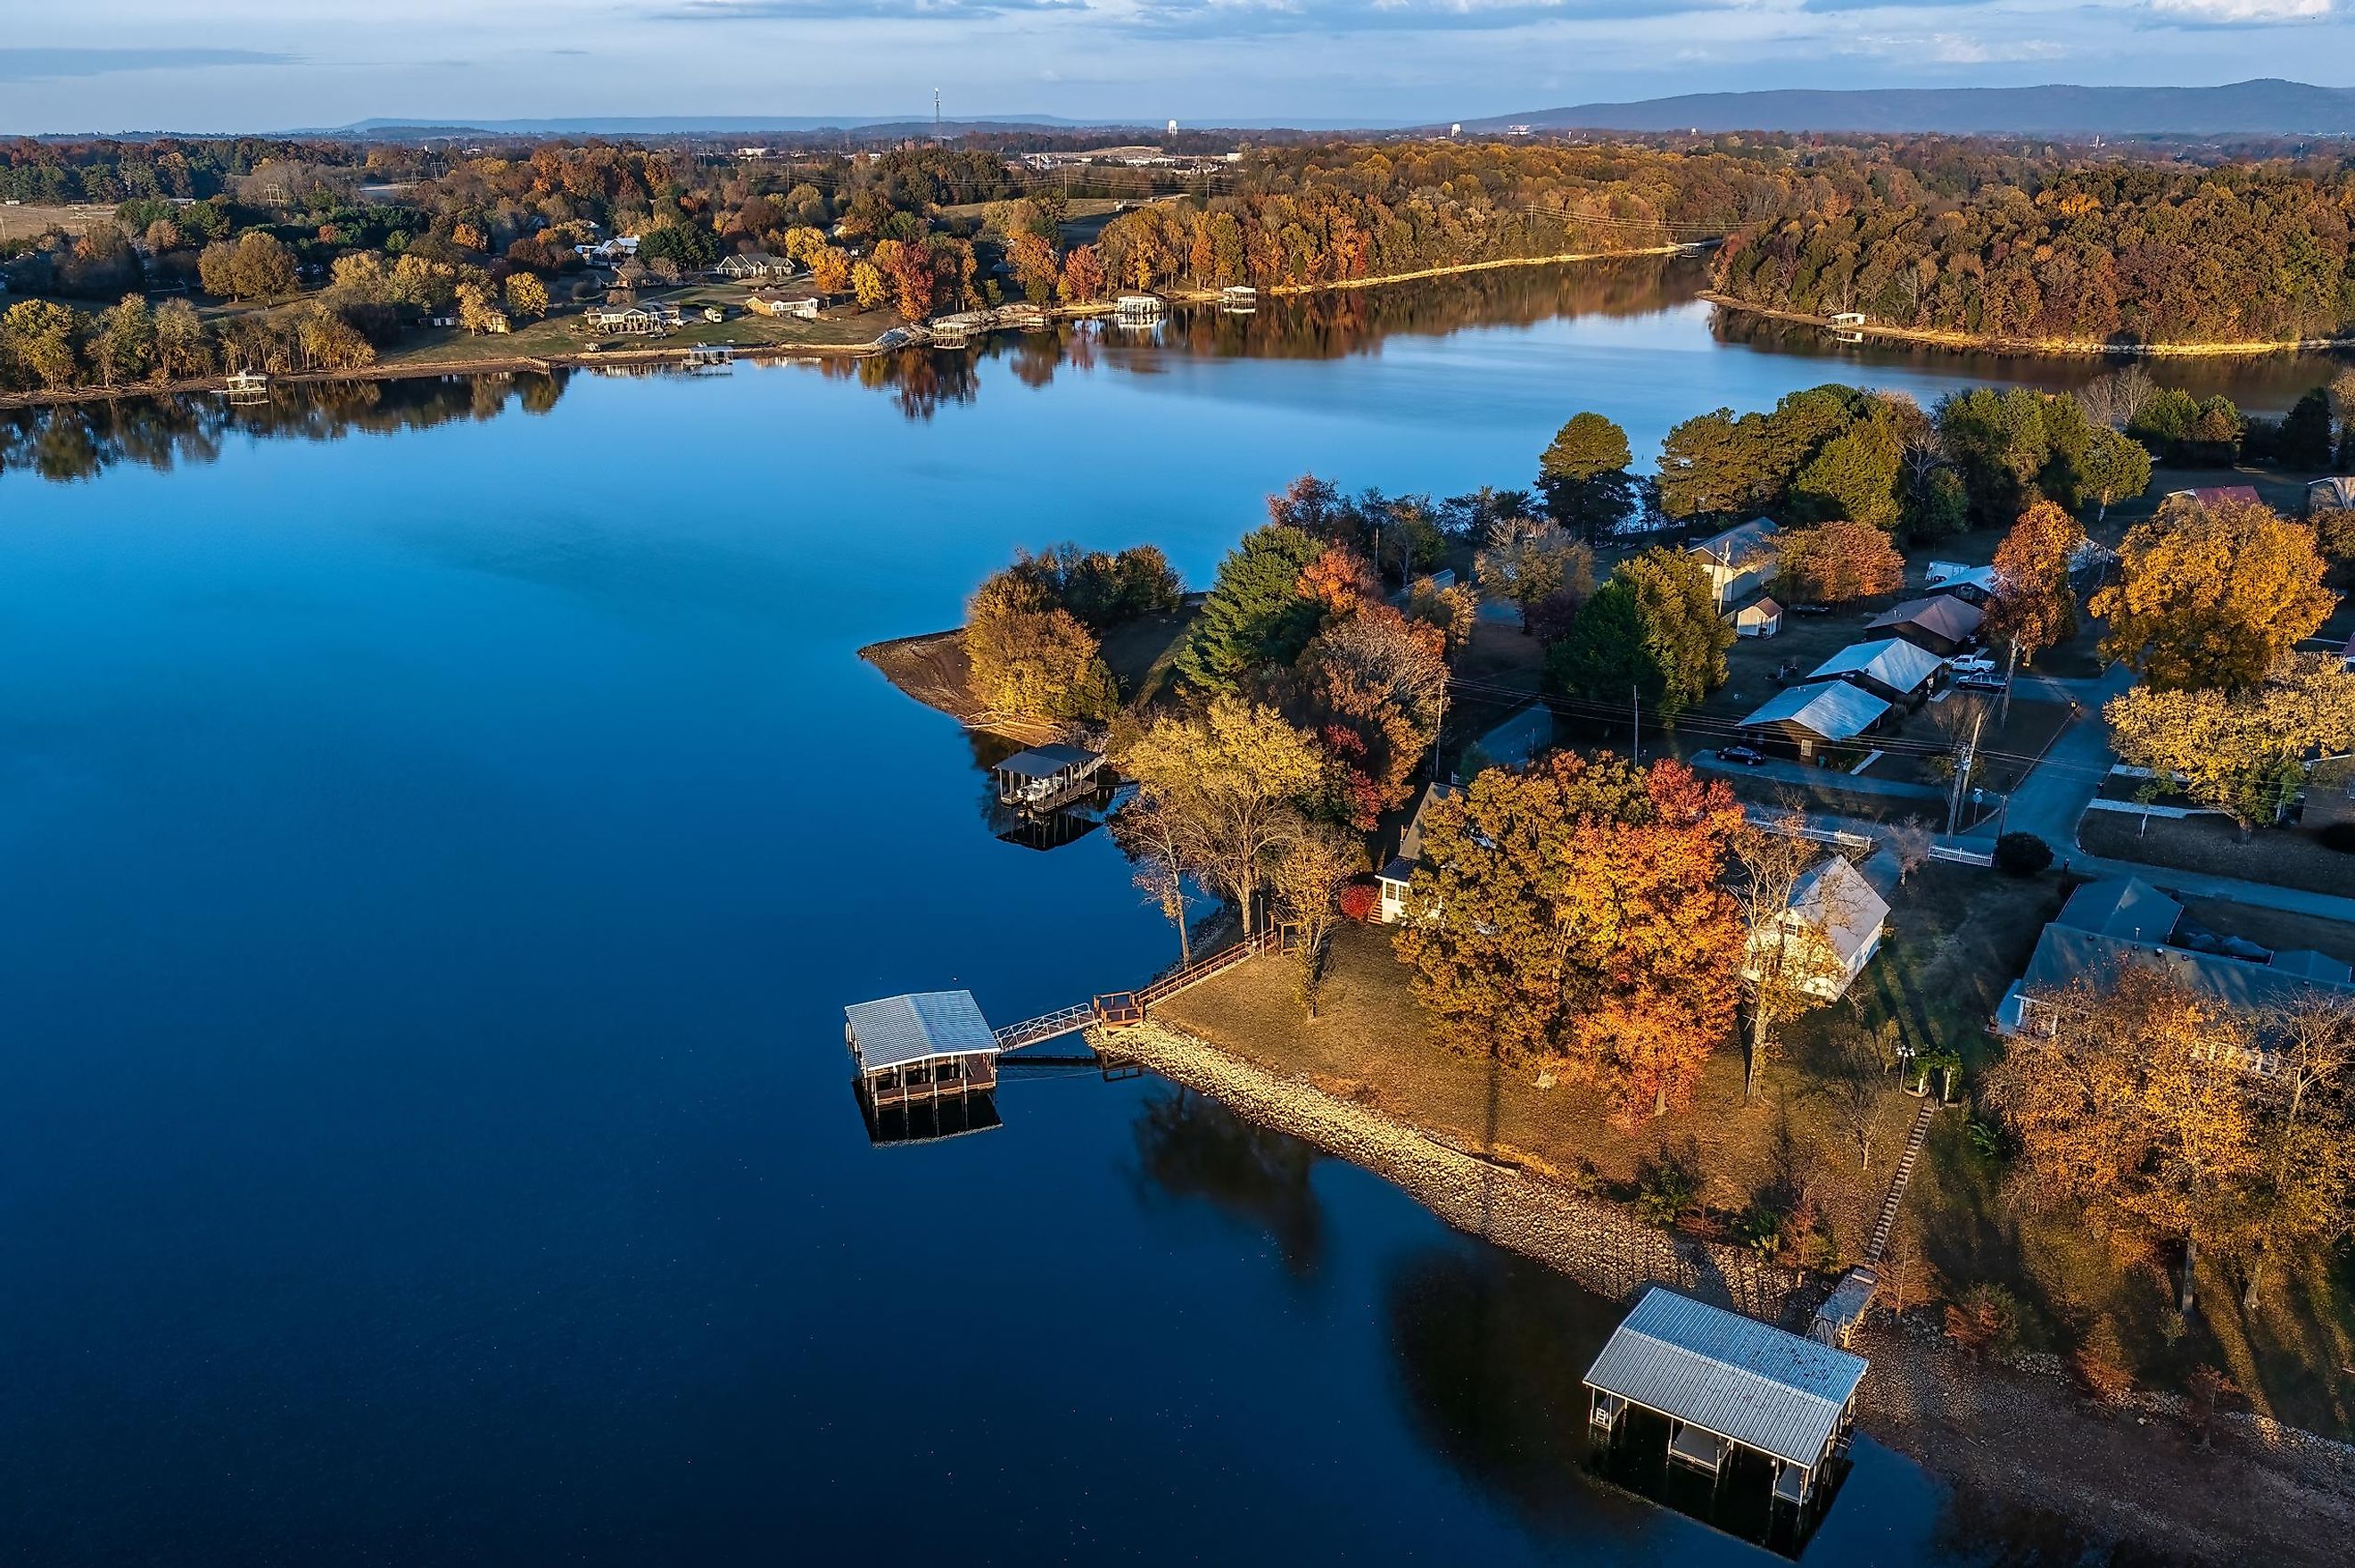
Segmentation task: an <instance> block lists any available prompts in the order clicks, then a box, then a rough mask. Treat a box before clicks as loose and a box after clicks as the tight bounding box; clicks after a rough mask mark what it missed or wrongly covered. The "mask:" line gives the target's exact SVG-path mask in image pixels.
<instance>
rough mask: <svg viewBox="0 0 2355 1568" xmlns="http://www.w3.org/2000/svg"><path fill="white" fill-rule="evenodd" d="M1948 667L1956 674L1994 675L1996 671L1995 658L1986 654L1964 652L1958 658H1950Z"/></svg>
mask: <svg viewBox="0 0 2355 1568" xmlns="http://www.w3.org/2000/svg"><path fill="white" fill-rule="evenodd" d="M1946 667H1947V668H1948V669H1950V670H1953V671H1954V672H1955V674H1956V675H1992V674H1994V673H1995V660H1993V659H1991V658H1989V657H1987V655H1985V654H1964V655H1962V656H1960V657H1958V658H1951V659H1948V660H1947V661H1946Z"/></svg>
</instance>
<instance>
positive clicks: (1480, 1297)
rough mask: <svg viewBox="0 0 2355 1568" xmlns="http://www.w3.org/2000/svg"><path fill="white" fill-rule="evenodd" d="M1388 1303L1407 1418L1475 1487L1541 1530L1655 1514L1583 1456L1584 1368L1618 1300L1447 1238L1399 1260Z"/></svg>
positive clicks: (1616, 1531) (1599, 1525)
mask: <svg viewBox="0 0 2355 1568" xmlns="http://www.w3.org/2000/svg"><path fill="white" fill-rule="evenodd" d="M1383 1307H1384V1311H1385V1313H1386V1315H1387V1317H1388V1318H1389V1322H1390V1339H1391V1353H1392V1355H1393V1356H1394V1357H1395V1359H1396V1362H1397V1371H1398V1379H1399V1386H1400V1389H1401V1392H1402V1393H1403V1395H1404V1403H1405V1406H1406V1415H1407V1419H1408V1422H1409V1424H1411V1425H1412V1427H1413V1428H1414V1430H1415V1431H1416V1433H1417V1434H1418V1435H1420V1436H1421V1437H1422V1438H1423V1441H1424V1442H1425V1443H1427V1444H1429V1445H1430V1446H1431V1447H1432V1448H1433V1450H1434V1451H1435V1452H1436V1453H1438V1454H1439V1455H1440V1456H1441V1457H1443V1458H1444V1459H1445V1460H1446V1461H1447V1462H1448V1463H1449V1464H1451V1465H1453V1466H1454V1467H1455V1468H1456V1470H1457V1471H1458V1472H1459V1473H1461V1474H1462V1476H1463V1477H1464V1478H1465V1480H1466V1481H1468V1482H1470V1483H1471V1484H1472V1486H1473V1487H1474V1488H1476V1490H1478V1491H1480V1492H1481V1493H1483V1494H1484V1495H1486V1496H1487V1497H1488V1498H1490V1499H1492V1500H1494V1501H1495V1502H1497V1504H1499V1505H1501V1506H1502V1507H1504V1508H1505V1509H1508V1511H1509V1512H1510V1513H1511V1514H1512V1515H1513V1516H1514V1517H1515V1518H1516V1519H1518V1520H1519V1521H1520V1522H1521V1524H1522V1526H1523V1527H1524V1528H1525V1529H1528V1530H1529V1531H1533V1532H1535V1533H1538V1534H1540V1535H1546V1536H1557V1535H1571V1534H1577V1535H1582V1536H1592V1535H1594V1534H1596V1533H1598V1532H1603V1533H1608V1534H1612V1535H1615V1536H1620V1537H1628V1538H1632V1537H1634V1536H1636V1535H1639V1534H1641V1533H1642V1532H1643V1531H1645V1530H1646V1529H1647V1528H1649V1527H1650V1525H1651V1521H1650V1520H1649V1519H1648V1518H1647V1515H1646V1510H1645V1509H1643V1508H1642V1507H1641V1506H1640V1505H1638V1504H1636V1503H1634V1502H1632V1501H1629V1500H1627V1499H1622V1498H1620V1497H1618V1496H1616V1495H1615V1494H1614V1493H1611V1492H1607V1491H1604V1490H1602V1489H1601V1488H1597V1487H1596V1486H1595V1485H1594V1484H1593V1482H1592V1481H1590V1480H1589V1479H1588V1478H1587V1477H1586V1473H1585V1470H1584V1468H1583V1466H1584V1462H1585V1457H1586V1395H1585V1392H1584V1383H1583V1381H1582V1380H1583V1378H1584V1375H1585V1372H1586V1369H1587V1367H1588V1365H1589V1364H1590V1363H1591V1362H1592V1361H1593V1359H1594V1356H1595V1353H1596V1352H1597V1351H1598V1350H1600V1349H1602V1347H1603V1341H1604V1339H1608V1338H1609V1337H1610V1334H1611V1329H1612V1328H1613V1327H1614V1325H1615V1324H1616V1323H1617V1321H1618V1319H1619V1315H1620V1308H1619V1307H1617V1306H1616V1305H1615V1304H1614V1303H1612V1302H1609V1301H1605V1300H1604V1298H1602V1297H1601V1296H1594V1295H1591V1294H1589V1293H1588V1292H1586V1291H1583V1290H1581V1289H1580V1288H1578V1286H1576V1285H1572V1283H1571V1282H1570V1281H1569V1280H1567V1279H1565V1278H1564V1277H1562V1276H1561V1275H1558V1274H1556V1273H1554V1272H1553V1271H1552V1270H1550V1269H1548V1268H1544V1267H1542V1266H1540V1265H1539V1264H1534V1263H1531V1262H1529V1260H1528V1259H1526V1258H1522V1257H1519V1256H1518V1255H1516V1254H1514V1253H1507V1252H1503V1251H1500V1250H1498V1249H1496V1248H1493V1247H1487V1246H1481V1245H1478V1244H1476V1243H1468V1242H1459V1241H1449V1242H1444V1243H1439V1244H1437V1245H1434V1246H1432V1247H1429V1248H1426V1249H1424V1250H1423V1251H1421V1252H1418V1253H1412V1254H1410V1255H1408V1256H1407V1257H1406V1258H1404V1259H1403V1260H1401V1262H1400V1263H1399V1264H1397V1265H1396V1266H1395V1267H1394V1268H1393V1269H1392V1270H1391V1275H1390V1277H1389V1279H1388V1280H1387V1281H1386V1282H1385V1284H1384V1287H1383Z"/></svg>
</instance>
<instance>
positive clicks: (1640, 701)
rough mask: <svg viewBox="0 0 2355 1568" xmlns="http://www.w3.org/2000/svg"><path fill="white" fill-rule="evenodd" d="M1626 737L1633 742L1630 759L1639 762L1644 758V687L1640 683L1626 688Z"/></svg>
mask: <svg viewBox="0 0 2355 1568" xmlns="http://www.w3.org/2000/svg"><path fill="white" fill-rule="evenodd" d="M1627 708H1628V712H1629V714H1630V717H1629V719H1628V721H1627V738H1628V739H1629V740H1630V741H1633V742H1634V744H1633V745H1632V746H1631V747H1630V752H1632V755H1631V757H1630V760H1631V761H1633V762H1637V763H1640V762H1642V761H1643V760H1644V688H1643V687H1642V686H1641V685H1640V684H1637V685H1632V686H1630V687H1628V688H1627Z"/></svg>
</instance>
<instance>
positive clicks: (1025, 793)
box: [990, 741, 1104, 811]
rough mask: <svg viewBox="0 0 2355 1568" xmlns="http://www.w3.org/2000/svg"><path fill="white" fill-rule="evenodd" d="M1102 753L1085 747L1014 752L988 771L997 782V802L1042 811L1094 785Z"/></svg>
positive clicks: (1056, 744) (1060, 747) (1061, 746)
mask: <svg viewBox="0 0 2355 1568" xmlns="http://www.w3.org/2000/svg"><path fill="white" fill-rule="evenodd" d="M1103 762H1104V760H1103V753H1101V752H1091V751H1089V750H1088V749H1087V748H1086V747H1085V746H1071V745H1065V744H1063V743H1062V742H1060V741H1057V742H1056V743H1054V744H1052V745H1047V746H1033V747H1032V748H1031V749H1030V750H1028V751H1027V752H1016V753H1015V754H1014V755H1012V756H1010V757H1008V758H1007V759H1006V760H1005V761H1004V762H1002V763H998V764H997V766H996V767H994V768H992V769H991V770H990V776H991V777H992V778H993V779H995V780H996V783H997V803H998V804H999V805H1013V806H1019V807H1021V808H1023V809H1024V810H1028V811H1045V810H1048V809H1050V808H1051V807H1053V806H1056V805H1060V804H1061V803H1062V802H1064V801H1066V800H1068V799H1070V798H1071V796H1073V795H1081V794H1084V793H1086V792H1088V791H1090V790H1092V789H1093V788H1094V787H1095V776H1096V774H1097V773H1098V772H1099V771H1100V770H1102V768H1103Z"/></svg>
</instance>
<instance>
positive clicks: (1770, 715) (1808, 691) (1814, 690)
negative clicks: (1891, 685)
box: [1742, 680, 1893, 760]
mask: <svg viewBox="0 0 2355 1568" xmlns="http://www.w3.org/2000/svg"><path fill="white" fill-rule="evenodd" d="M1892 711H1893V709H1891V707H1890V706H1889V704H1888V703H1887V702H1885V701H1883V700H1882V699H1880V698H1878V697H1875V696H1874V695H1873V694H1872V693H1871V692H1869V691H1866V690H1865V689H1863V688H1861V687H1855V686H1850V685H1849V684H1848V682H1846V681H1843V680H1828V681H1822V682H1819V683H1817V684H1814V685H1810V686H1794V687H1791V688H1788V689H1786V690H1784V691H1779V692H1776V693H1775V694H1774V697H1773V698H1771V699H1768V700H1767V701H1766V702H1765V703H1764V705H1763V706H1762V707H1760V708H1759V709H1757V710H1756V711H1754V712H1753V713H1752V714H1751V715H1750V717H1748V718H1747V719H1744V720H1742V728H1743V729H1744V730H1748V731H1755V732H1756V733H1757V734H1758V735H1759V736H1760V738H1762V739H1772V740H1777V741H1787V742H1788V743H1789V744H1791V745H1793V746H1796V747H1797V748H1798V752H1799V755H1800V756H1801V757H1802V758H1805V759H1808V760H1814V759H1816V758H1817V756H1818V755H1819V754H1820V753H1821V752H1823V751H1824V749H1825V748H1827V747H1831V746H1845V745H1849V744H1850V743H1852V742H1854V741H1856V740H1857V739H1858V738H1859V736H1862V735H1865V734H1867V733H1869V732H1870V731H1874V730H1877V729H1879V728H1881V724H1882V723H1883V722H1885V721H1886V720H1888V718H1889V715H1890V714H1891V712H1892Z"/></svg>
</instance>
